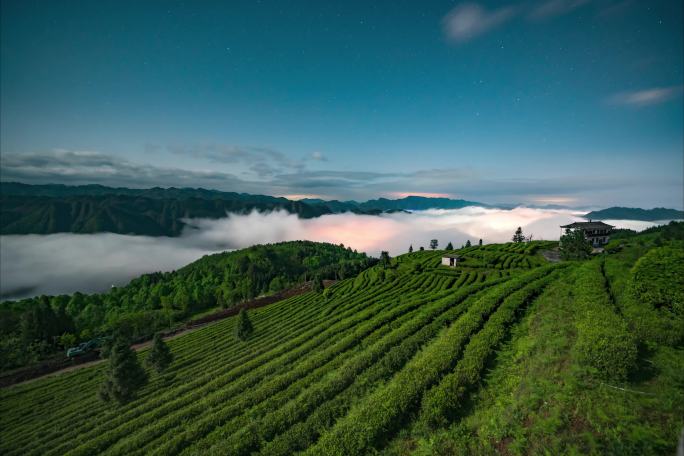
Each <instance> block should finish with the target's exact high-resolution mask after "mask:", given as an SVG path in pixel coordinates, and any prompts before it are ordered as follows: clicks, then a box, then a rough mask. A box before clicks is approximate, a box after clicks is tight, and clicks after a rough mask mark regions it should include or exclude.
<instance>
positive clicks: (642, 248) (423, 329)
mask: <svg viewBox="0 0 684 456" xmlns="http://www.w3.org/2000/svg"><path fill="white" fill-rule="evenodd" d="M668 229H669V230H671V232H674V233H675V234H676V236H677V239H681V236H682V231H683V230H682V225H672V226H670V228H668ZM677 239H675V240H671V239H664V238H663V237H662V235H661V232H659V231H657V230H653V231H651V232H650V233H648V234H645V235H637V236H631V237H625V238H623V239H621V240H620V244H618V245H615V246H614V253H612V254H607V255H601V256H597V257H594V258H591V259H589V260H586V261H568V262H561V263H557V264H549V263H547V262H546V260H544V258H543V257H542V256H541V255H540V253H541V251H542V250H544V249H547V248H551V247H554V246H555V243H551V242H531V243H515V244H514V243H509V244H502V245H487V246H482V247H479V246H472V247H469V248H467V249H461V250H459V251H458V253H459V255H461V256H462V257H463V258H464V261H463V263H462V264H460V265H459V266H458V267H456V268H447V267H443V266H439V263H440V257H441V255H442V254H443V251H439V250H437V251H420V252H414V253H411V254H406V255H401V256H399V257H396V258H390V259H389V261H388V262H387V263H386V264H377V265H375V266H373V267H371V268H369V269H367V270H365V271H363V272H361V273H360V274H359V275H358V276H357V277H355V278H349V279H346V280H343V281H340V282H338V283H336V284H335V285H333V286H332V287H329V288H327V289H326V291H325V293H323V294H320V293H316V292H310V293H307V294H304V295H300V296H297V297H294V298H291V299H288V300H285V301H280V302H278V303H275V304H273V305H271V306H268V307H264V308H260V309H254V310H251V311H250V320H251V322H252V324H253V326H254V332H253V334H252V335H251V337H249V338H248V339H247V340H246V341H244V342H242V341H238V340H236V339H235V338H234V337H233V334H234V331H235V327H236V324H237V322H238V321H239V319H238V318H236V317H234V318H230V319H227V320H223V321H220V322H218V323H216V324H213V325H211V326H209V327H207V328H204V329H201V330H198V331H195V332H192V333H190V334H187V335H184V336H181V337H178V338H176V339H173V340H171V341H170V342H169V347H170V348H171V350H172V351H173V353H174V355H175V359H174V361H173V363H172V364H171V365H170V366H169V368H168V369H167V371H166V373H165V374H164V375H163V376H152V377H150V382H149V384H148V385H146V386H144V387H142V388H141V389H140V390H139V391H138V394H137V397H136V398H134V399H132V400H131V401H130V402H128V403H126V404H124V405H120V406H119V405H113V404H108V403H103V402H101V401H99V400H98V398H97V390H98V388H99V385H100V384H101V383H102V382H103V380H104V379H105V374H106V371H107V370H106V366H104V365H98V366H95V367H90V368H84V369H81V370H78V371H74V372H68V373H64V374H61V375H59V376H56V377H54V378H45V379H41V380H37V381H33V382H30V383H27V384H23V385H16V386H13V387H10V388H7V389H3V390H2V391H0V407H1V408H2V410H3V414H2V415H1V416H0V452H2V453H3V454H8V455H15V454H16V455H19V454H21V455H24V454H46V455H53V454H54V455H57V454H73V455H86V454H109V455H113V454H119V455H124V454H125V455H143V454H145V455H147V454H153V455H174V454H184V455H190V454H202V455H204V454H222V455H224V454H265V455H289V454H293V453H297V452H304V453H305V454H311V455H320V454H330V455H340V454H344V455H355V454H356V455H360V454H372V453H374V452H376V451H377V452H380V453H384V454H425V455H428V454H482V455H489V454H495V453H497V452H498V453H499V454H616V455H625V454H627V455H630V454H633V455H643V454H672V453H673V451H674V447H675V445H676V441H677V438H678V436H679V433H680V430H681V426H682V424H684V423H683V419H682V417H683V416H684V395H682V394H681V393H682V388H683V386H684V349H683V348H682V346H681V341H675V340H670V339H667V340H663V341H655V340H651V336H652V334H651V333H649V332H648V331H647V330H643V331H642V329H639V328H638V323H639V320H638V319H636V320H635V319H634V318H632V317H631V316H630V315H631V314H630V311H629V309H632V308H641V306H646V309H647V310H648V312H651V314H652V318H653V320H654V322H658V323H659V324H669V323H668V322H669V319H670V318H671V317H672V316H676V317H677V318H681V317H682V314H681V307H680V305H681V301H679V299H680V298H679V295H678V294H677V293H676V292H668V290H670V289H671V288H673V287H675V286H676V285H677V284H676V283H671V282H670V281H671V280H673V278H675V279H674V280H677V278H678V277H681V274H679V273H680V272H681V268H682V263H681V261H679V259H678V257H676V256H672V255H676V254H674V253H672V255H670V253H671V251H670V250H668V251H667V252H665V251H661V250H659V249H672V252H674V251H676V250H677V249H680V250H681V248H682V247H683V245H682V242H684V241H682V240H677ZM652 252H656V253H652ZM661 252H662V253H663V254H664V255H662V256H661V254H660V253H661ZM653 268H658V269H659V270H661V271H662V272H661V274H660V275H659V276H658V281H655V282H654V281H653V280H651V279H649V280H648V282H649V284H648V285H647V286H646V288H643V286H644V285H646V284H644V283H641V281H642V278H645V277H650V276H649V274H652V273H654V272H653ZM663 308H667V309H669V310H668V312H670V313H671V314H672V315H670V314H666V313H659V312H660V309H663ZM600 344H604V345H600ZM597 348H601V350H598V349H597ZM138 356H139V357H140V358H141V359H142V360H144V359H145V358H146V357H147V356H149V355H148V352H145V351H143V352H141V353H139V355H138Z"/></svg>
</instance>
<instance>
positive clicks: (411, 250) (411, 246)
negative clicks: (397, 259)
mask: <svg viewBox="0 0 684 456" xmlns="http://www.w3.org/2000/svg"><path fill="white" fill-rule="evenodd" d="M409 253H413V244H411V245H409Z"/></svg>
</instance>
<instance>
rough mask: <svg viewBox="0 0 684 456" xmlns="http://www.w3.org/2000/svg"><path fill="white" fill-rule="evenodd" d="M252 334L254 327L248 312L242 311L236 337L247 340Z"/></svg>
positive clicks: (239, 315)
mask: <svg viewBox="0 0 684 456" xmlns="http://www.w3.org/2000/svg"><path fill="white" fill-rule="evenodd" d="M252 332H254V327H253V326H252V322H251V321H250V320H249V316H248V315H247V311H246V310H245V309H240V313H239V314H238V321H237V326H235V336H236V337H237V338H238V339H240V340H246V339H247V338H248V337H249V336H250V335H251V334H252Z"/></svg>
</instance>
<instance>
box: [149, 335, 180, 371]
mask: <svg viewBox="0 0 684 456" xmlns="http://www.w3.org/2000/svg"><path fill="white" fill-rule="evenodd" d="M172 361H173V353H171V350H169V346H168V345H166V342H164V339H162V336H161V334H160V333H157V334H155V335H154V339H153V340H152V350H150V354H149V355H147V359H146V360H145V364H146V365H147V367H149V368H152V369H154V370H155V371H157V372H163V371H164V370H166V368H167V367H169V365H170V364H171V362H172Z"/></svg>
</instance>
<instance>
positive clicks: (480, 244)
mask: <svg viewBox="0 0 684 456" xmlns="http://www.w3.org/2000/svg"><path fill="white" fill-rule="evenodd" d="M478 245H479V246H480V247H482V239H480V243H479V244H478Z"/></svg>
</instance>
